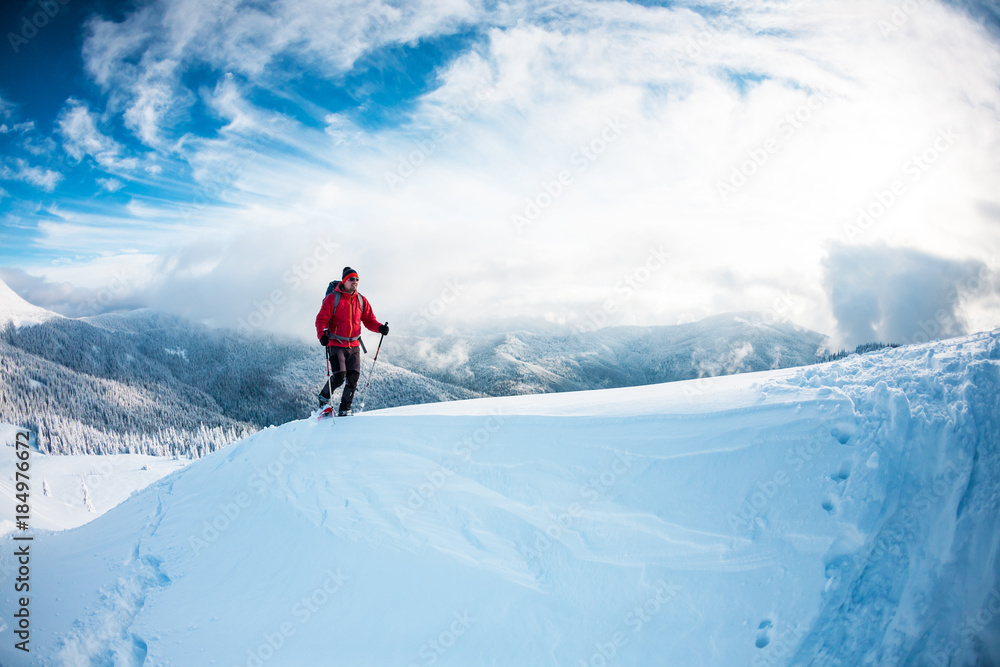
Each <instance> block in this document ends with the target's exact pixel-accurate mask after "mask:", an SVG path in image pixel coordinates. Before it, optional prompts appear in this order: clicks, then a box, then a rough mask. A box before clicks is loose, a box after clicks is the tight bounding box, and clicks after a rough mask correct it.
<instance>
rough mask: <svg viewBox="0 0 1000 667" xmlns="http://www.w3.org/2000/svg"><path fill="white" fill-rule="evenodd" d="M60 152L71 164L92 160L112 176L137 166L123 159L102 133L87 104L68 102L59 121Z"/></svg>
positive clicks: (125, 158) (113, 141)
mask: <svg viewBox="0 0 1000 667" xmlns="http://www.w3.org/2000/svg"><path fill="white" fill-rule="evenodd" d="M58 127H59V133H60V134H61V135H62V138H63V148H64V149H65V150H66V152H67V153H68V154H69V155H70V156H71V157H72V158H73V159H74V160H77V161H79V160H83V159H84V158H86V157H91V158H93V159H94V161H95V162H97V164H98V165H100V166H101V167H102V168H103V169H106V170H108V171H112V172H123V171H133V170H135V169H136V168H137V167H138V166H139V161H138V160H137V159H136V158H134V157H122V155H121V154H122V153H123V152H124V148H123V147H122V146H121V145H120V144H119V143H118V142H116V141H115V140H114V139H113V138H112V137H110V136H108V135H106V134H104V133H102V132H101V131H100V130H99V129H98V127H97V121H96V118H95V116H94V114H93V113H91V111H90V109H89V108H88V107H87V105H86V104H83V103H81V102H78V101H76V100H70V101H69V103H68V104H67V106H66V107H65V108H64V109H63V111H62V113H61V114H60V116H59V121H58Z"/></svg>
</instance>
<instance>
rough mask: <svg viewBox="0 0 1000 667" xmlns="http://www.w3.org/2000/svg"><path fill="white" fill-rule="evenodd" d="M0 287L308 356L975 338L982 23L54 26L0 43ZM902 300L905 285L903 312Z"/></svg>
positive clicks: (154, 2) (984, 108) (991, 227)
mask: <svg viewBox="0 0 1000 667" xmlns="http://www.w3.org/2000/svg"><path fill="white" fill-rule="evenodd" d="M0 25H3V28H4V35H5V38H4V42H3V44H2V45H0V52H2V54H3V55H2V58H3V67H2V69H0V278H2V279H3V280H4V281H5V282H7V283H8V284H9V285H11V287H13V288H14V289H15V290H17V291H18V292H19V293H20V294H21V295H22V296H24V297H25V298H27V299H28V300H30V301H32V302H33V303H36V304H38V305H41V306H45V307H48V308H51V309H53V310H57V311H59V312H62V313H64V314H68V315H71V316H80V315H87V314H94V313H96V312H102V311H105V310H114V309H123V308H133V307H144V306H145V307H153V308H158V309H162V310H165V311H168V312H174V313H178V314H181V315H184V316H187V317H191V318H194V319H196V320H199V321H205V322H207V323H209V324H212V325H216V326H243V327H252V328H259V329H262V330H267V331H274V332H278V333H282V334H289V335H295V336H300V337H308V336H309V335H310V324H311V320H312V318H313V317H314V315H315V311H316V309H317V307H318V300H319V298H320V297H321V295H322V293H323V288H324V286H325V284H326V282H327V281H329V280H330V279H331V278H334V277H339V275H340V269H341V268H342V267H343V266H344V265H347V264H350V265H351V266H354V267H355V268H357V269H358V270H359V272H360V273H361V275H362V289H363V291H364V292H365V293H366V295H367V296H369V298H370V299H371V300H372V303H373V304H374V305H375V306H376V312H377V313H378V315H379V316H380V317H381V318H382V319H386V320H389V321H390V323H394V324H396V326H395V327H394V329H396V330H399V331H405V332H408V333H414V334H425V333H427V334H429V333H436V332H442V331H445V332H446V331H449V330H455V329H470V328H489V329H512V328H519V327H532V328H541V327H544V328H552V329H563V330H579V329H581V328H592V327H594V326H599V325H615V324H641V325H651V324H674V323H678V322H685V321H691V320H694V319H700V318H702V317H705V316H708V315H713V314H717V313H720V312H734V311H747V310H754V311H761V312H764V313H765V314H766V315H767V316H768V317H771V318H774V319H786V318H787V319H792V320H793V321H795V322H797V323H799V324H802V325H804V326H807V327H810V328H813V329H816V330H819V331H822V332H824V333H828V334H830V335H831V336H833V342H834V344H856V343H859V342H864V341H866V340H869V339H873V338H893V339H894V340H897V341H898V342H912V341H917V340H920V339H922V338H923V337H933V336H934V335H951V334H955V333H961V332H964V331H973V330H982V329H986V328H994V327H997V326H1000V280H998V277H997V275H998V274H997V268H998V267H1000V257H997V250H998V246H1000V244H998V237H1000V201H998V200H1000V197H998V194H997V193H998V192H1000V188H998V187H997V186H998V184H1000V179H998V175H1000V174H998V170H1000V166H998V164H997V162H996V159H995V156H996V155H998V154H1000V150H998V149H1000V145H998V143H1000V142H998V133H1000V123H998V120H1000V117H998V116H1000V47H998V43H997V26H998V21H997V10H996V6H995V4H994V3H968V2H961V3H959V2H955V3H941V2H934V1H931V0H923V1H922V2H920V3H898V2H882V1H881V0H874V1H871V2H862V1H860V0H858V1H851V0H848V1H846V2H844V1H838V2H824V1H823V0H817V1H815V2H800V1H796V0H790V1H788V2H777V1H773V0H768V1H763V0H762V1H758V2H741V3H735V2H698V3H685V2H663V3H656V2H642V3H639V2H633V3H628V2H607V1H603V2H597V1H585V0H573V1H568V0H567V1H564V2H555V3H552V2H546V3H535V2H475V1H471V0H468V1H467V0H437V1H433V2H408V3H378V2H376V3H371V2H323V1H320V0H281V1H278V2H270V3H259V2H258V3H244V2H239V1H238V0H217V1H214V2H213V1H208V2H195V1H194V0H183V1H182V0H143V1H141V2H118V3H114V2H90V3H88V2H85V1H83V0H67V1H66V2H65V4H62V3H60V2H59V0H52V2H48V3H44V2H43V3H38V2H31V3H26V4H23V5H20V6H16V5H15V6H13V7H7V8H5V9H4V10H3V14H2V17H0ZM914 286H919V288H914Z"/></svg>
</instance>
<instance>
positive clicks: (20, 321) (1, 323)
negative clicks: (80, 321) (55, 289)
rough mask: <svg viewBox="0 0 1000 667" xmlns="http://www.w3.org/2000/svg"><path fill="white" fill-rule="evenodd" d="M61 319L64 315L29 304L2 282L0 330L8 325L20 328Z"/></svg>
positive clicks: (0, 286)
mask: <svg viewBox="0 0 1000 667" xmlns="http://www.w3.org/2000/svg"><path fill="white" fill-rule="evenodd" d="M61 317H62V315H58V314H56V313H53V312H52V311H50V310H46V309H44V308H39V307H38V306H34V305H32V304H30V303H28V302H27V301H25V300H24V299H22V298H21V297H20V296H19V295H18V294H17V293H16V292H15V291H14V290H12V289H11V288H10V287H8V286H7V283H5V282H4V281H2V280H0V329H2V328H3V327H5V326H7V325H8V324H10V325H13V326H15V327H20V326H25V325H31V324H39V323H41V322H47V321H49V320H52V319H59V318H61Z"/></svg>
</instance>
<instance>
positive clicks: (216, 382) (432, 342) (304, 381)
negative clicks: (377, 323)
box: [0, 285, 824, 456]
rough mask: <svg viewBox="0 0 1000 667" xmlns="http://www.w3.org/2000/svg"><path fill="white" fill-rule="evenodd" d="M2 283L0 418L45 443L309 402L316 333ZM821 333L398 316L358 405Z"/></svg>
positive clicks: (707, 364)
mask: <svg viewBox="0 0 1000 667" xmlns="http://www.w3.org/2000/svg"><path fill="white" fill-rule="evenodd" d="M2 289H4V290H7V292H9V294H10V295H13V296H10V297H7V298H6V301H5V303H8V305H7V306H6V307H5V308H6V309H5V310H4V311H3V312H5V313H7V315H6V317H7V318H8V319H7V320H6V324H5V323H4V322H2V321H0V423H4V422H5V423H12V424H18V425H21V426H26V427H28V428H30V429H31V430H32V431H33V432H35V433H37V434H38V439H39V443H40V446H41V447H42V450H43V451H46V452H51V453H63V454H65V453H101V454H108V453H123V452H131V453H144V454H158V455H164V454H169V455H183V456H200V455H203V454H205V453H207V452H209V451H212V450H214V449H217V448H218V447H220V446H222V445H225V444H228V443H229V442H232V441H233V440H235V439H237V438H239V437H242V436H244V435H247V434H249V433H251V432H253V431H255V430H257V429H258V428H263V427H265V426H268V425H272V424H281V423H284V422H287V421H290V420H293V419H296V418H299V417H302V416H304V415H307V414H309V412H310V411H311V410H312V408H313V407H314V406H315V402H316V399H315V395H316V391H317V389H318V388H319V386H320V384H321V383H322V381H323V380H324V378H325V377H326V370H325V366H324V360H323V353H322V350H321V349H320V347H319V346H318V345H315V344H313V345H309V344H306V343H303V342H301V341H297V340H282V339H278V338H274V337H272V336H268V335H264V334H259V335H258V334H252V333H239V332H234V331H231V330H223V329H209V328H208V327H206V326H204V325H200V324H196V323H193V322H190V321H187V320H184V319H182V318H179V317H175V316H172V315H166V314H163V313H157V312H155V311H150V310H138V311H132V312H128V313H121V314H106V315H99V316H96V317H89V318H79V319H70V318H64V317H60V316H57V315H55V314H54V313H49V314H48V315H45V313H47V312H48V311H44V310H42V309H36V308H35V307H34V306H31V305H30V304H27V303H26V302H24V301H23V300H22V299H20V297H17V296H16V295H14V293H13V292H10V290H9V288H7V287H6V286H5V285H4V286H3V288H2ZM14 323H19V324H20V326H12V324H14ZM29 324H31V325H32V326H28V325H29ZM373 338H374V337H373ZM823 338H824V337H823V336H822V335H821V334H818V333H816V332H813V331H808V330H806V329H802V328H799V327H796V326H794V325H792V324H788V323H767V322H765V321H763V320H762V318H761V317H760V316H759V315H755V314H750V313H745V314H740V315H720V316H717V317H713V318H709V319H707V320H704V321H702V322H697V323H692V324H686V325H681V326H668V327H620V328H613V329H602V330H598V331H594V332H587V333H580V334H573V335H562V336H559V335H552V334H545V335H543V334H538V333H531V332H516V333H509V334H503V335H492V336H472V335H465V336H458V335H456V336H449V337H446V338H418V337H410V336H407V335H406V332H405V330H403V331H397V330H394V331H393V334H392V335H391V336H390V337H389V338H387V339H386V343H385V345H383V347H382V350H381V353H380V356H379V361H378V364H379V365H378V369H377V373H375V374H373V375H371V376H367V375H366V377H365V378H364V379H363V381H362V384H363V385H368V384H369V383H368V378H369V377H371V378H372V380H371V383H370V386H368V391H367V392H366V393H365V394H364V396H363V399H359V400H358V406H359V407H360V403H361V400H363V401H364V406H365V408H366V409H378V408H384V407H394V406H400V405H410V404H419V403H428V402H438V401H448V400H456V399H466V398H475V397H482V396H505V395H512V394H526V393H546V392H558V391H568V390H583V389H598V388H608V387H624V386H634V385H640V384H650V383H655V382H667V381H672V380H681V379H688V378H696V377H704V376H714V375H723V374H730V373H739V372H750V371H758V370H764V369H770V368H781V367H786V366H795V365H804V364H810V363H815V362H816V361H817V360H818V357H817V350H818V348H819V347H820V345H821V343H822V340H823ZM369 342H374V340H373V339H372V338H370V339H369ZM373 353H374V349H373V350H371V351H370V354H369V356H368V357H367V359H369V360H371V359H372V354H373ZM368 363H370V361H369V362H367V363H366V364H365V370H366V372H367V370H368V368H369V366H368Z"/></svg>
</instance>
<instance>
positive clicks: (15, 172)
mask: <svg viewBox="0 0 1000 667" xmlns="http://www.w3.org/2000/svg"><path fill="white" fill-rule="evenodd" d="M12 165H13V166H12ZM0 179H5V180H13V181H23V182H25V183H30V184H31V185H34V186H35V187H37V188H41V189H42V190H45V191H46V192H52V191H53V190H55V189H56V186H57V185H59V181H61V180H62V179H63V175H62V174H61V173H59V172H58V171H55V170H53V169H47V168H45V167H37V166H33V165H30V164H28V163H27V162H26V161H25V160H23V159H21V158H14V159H13V160H10V161H9V162H8V163H6V164H0Z"/></svg>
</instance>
